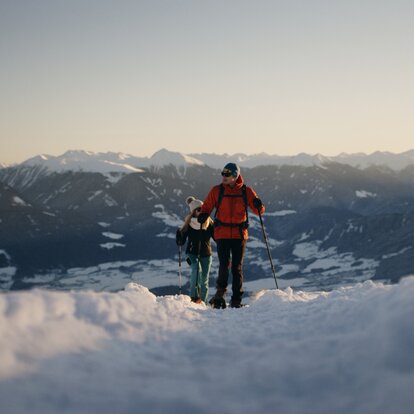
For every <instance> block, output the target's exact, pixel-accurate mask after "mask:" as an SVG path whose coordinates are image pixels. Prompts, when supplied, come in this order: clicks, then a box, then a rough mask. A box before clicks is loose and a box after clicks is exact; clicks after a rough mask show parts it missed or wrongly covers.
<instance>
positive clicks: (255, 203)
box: [253, 197, 263, 211]
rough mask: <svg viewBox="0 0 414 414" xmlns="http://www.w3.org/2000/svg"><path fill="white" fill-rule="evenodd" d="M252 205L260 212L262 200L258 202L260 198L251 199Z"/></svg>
mask: <svg viewBox="0 0 414 414" xmlns="http://www.w3.org/2000/svg"><path fill="white" fill-rule="evenodd" d="M253 205H254V206H255V208H256V209H257V211H260V210H261V209H262V207H263V203H262V200H260V198H258V197H256V198H254V199H253Z"/></svg>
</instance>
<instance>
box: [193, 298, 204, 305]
mask: <svg viewBox="0 0 414 414" xmlns="http://www.w3.org/2000/svg"><path fill="white" fill-rule="evenodd" d="M191 302H194V303H197V304H199V303H201V302H202V300H201V298H191Z"/></svg>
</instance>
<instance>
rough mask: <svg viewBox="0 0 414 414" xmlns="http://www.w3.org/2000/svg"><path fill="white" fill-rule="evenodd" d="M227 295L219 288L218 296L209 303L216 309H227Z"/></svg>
mask: <svg viewBox="0 0 414 414" xmlns="http://www.w3.org/2000/svg"><path fill="white" fill-rule="evenodd" d="M225 293H226V291H225V289H220V288H218V289H217V292H216V294H215V295H214V296H213V297H212V298H211V299H210V301H209V303H210V305H211V306H212V307H213V308H214V309H226V307H227V305H226V299H224V294H225Z"/></svg>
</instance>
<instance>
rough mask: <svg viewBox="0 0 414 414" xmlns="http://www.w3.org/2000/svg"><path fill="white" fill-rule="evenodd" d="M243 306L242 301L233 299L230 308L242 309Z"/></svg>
mask: <svg viewBox="0 0 414 414" xmlns="http://www.w3.org/2000/svg"><path fill="white" fill-rule="evenodd" d="M242 306H243V305H242V303H241V299H237V298H231V302H230V307H231V308H241V307H242Z"/></svg>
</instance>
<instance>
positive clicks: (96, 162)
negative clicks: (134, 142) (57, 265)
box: [0, 148, 414, 174]
mask: <svg viewBox="0 0 414 414" xmlns="http://www.w3.org/2000/svg"><path fill="white" fill-rule="evenodd" d="M230 161H231V162H236V163H238V164H239V165H240V166H241V167H246V168H253V167H257V166H266V165H292V166H293V165H294V166H323V165H324V164H327V163H331V162H335V163H341V164H347V165H351V166H353V167H356V168H360V169H364V168H368V167H370V166H372V165H382V166H385V167H388V168H391V169H392V170H395V171H399V170H402V169H404V168H406V167H407V166H409V165H412V164H414V149H413V150H409V151H406V152H402V153H399V154H395V153H392V152H380V151H376V152H373V153H372V154H364V153H354V154H346V153H341V154H339V155H337V156H334V157H327V156H324V155H322V154H314V155H311V154H306V153H300V154H297V155H292V156H281V155H269V154H267V153H259V154H253V155H246V154H242V153H236V154H232V155H230V154H215V153H191V154H184V153H181V152H176V151H169V150H168V149H165V148H163V149H161V150H159V151H157V152H155V153H154V154H153V155H152V156H151V157H139V156H134V155H131V154H124V153H115V152H106V153H103V152H90V151H82V150H71V151H67V152H65V153H64V154H62V155H59V156H53V155H46V154H41V155H37V156H35V157H33V158H30V159H28V160H26V161H24V162H23V163H22V164H20V165H23V166H38V165H40V166H43V167H46V168H47V169H48V170H49V171H70V170H71V171H88V172H100V173H104V174H106V173H109V172H120V173H131V172H142V169H143V168H149V167H163V166H167V165H170V164H172V165H174V166H177V167H190V166H209V167H211V168H222V167H223V165H225V164H226V163H227V162H230ZM0 167H1V168H6V167H8V166H7V165H2V164H0Z"/></svg>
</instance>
